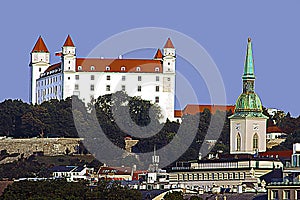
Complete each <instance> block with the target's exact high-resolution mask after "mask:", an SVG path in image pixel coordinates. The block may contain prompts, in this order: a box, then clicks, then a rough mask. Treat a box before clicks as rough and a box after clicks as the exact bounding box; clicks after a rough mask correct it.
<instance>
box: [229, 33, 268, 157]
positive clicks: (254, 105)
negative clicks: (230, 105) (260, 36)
mask: <svg viewBox="0 0 300 200" xmlns="http://www.w3.org/2000/svg"><path fill="white" fill-rule="evenodd" d="M242 79H243V92H242V94H241V95H240V96H239V98H238V99H237V101H236V105H235V111H234V114H233V115H232V116H230V117H229V118H230V153H231V154H245V153H246V154H256V153H257V152H265V151H266V123H267V119H268V117H267V116H265V115H264V114H263V113H262V111H263V110H262V103H261V100H260V98H259V97H258V95H257V94H256V93H255V91H254V81H255V76H254V63H253V56H252V44H251V39H250V38H249V39H248V45H247V53H246V60H245V68H244V74H243V76H242Z"/></svg>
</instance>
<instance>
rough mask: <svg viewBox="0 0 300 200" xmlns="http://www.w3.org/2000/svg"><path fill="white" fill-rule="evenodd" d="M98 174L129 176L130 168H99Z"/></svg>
mask: <svg viewBox="0 0 300 200" xmlns="http://www.w3.org/2000/svg"><path fill="white" fill-rule="evenodd" d="M98 174H114V175H130V174H131V168H130V167H100V169H99V171H98Z"/></svg>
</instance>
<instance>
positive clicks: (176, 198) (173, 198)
mask: <svg viewBox="0 0 300 200" xmlns="http://www.w3.org/2000/svg"><path fill="white" fill-rule="evenodd" d="M183 199H184V198H183V193H182V192H177V191H174V192H168V193H167V194H166V195H165V196H164V200H183Z"/></svg>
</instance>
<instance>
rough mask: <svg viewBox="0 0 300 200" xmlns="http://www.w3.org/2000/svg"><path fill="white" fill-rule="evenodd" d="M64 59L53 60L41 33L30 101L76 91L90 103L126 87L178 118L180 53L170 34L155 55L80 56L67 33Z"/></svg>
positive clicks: (62, 96) (35, 50)
mask: <svg viewBox="0 0 300 200" xmlns="http://www.w3.org/2000/svg"><path fill="white" fill-rule="evenodd" d="M59 54H60V55H59V56H61V61H60V62H59V63H55V64H52V65H51V64H50V52H49V51H48V49H47V47H46V45H45V43H44V41H43V39H42V38H41V37H39V39H38V41H37V42H36V44H35V46H34V48H33V50H32V52H31V62H30V68H31V71H30V76H31V82H30V102H31V103H32V104H41V103H42V102H44V101H49V100H51V99H58V100H61V99H66V98H67V97H71V96H73V95H76V96H78V97H79V98H80V99H81V100H82V101H83V102H85V103H90V102H91V101H93V100H94V99H96V98H97V97H98V96H101V95H106V94H111V93H115V92H117V91H124V92H126V93H127V94H128V95H129V96H139V97H141V98H142V99H144V100H149V101H150V102H152V103H156V104H158V105H159V106H160V108H161V111H162V115H163V119H162V120H165V119H167V118H168V119H170V120H173V119H174V98H175V72H176V71H175V70H176V69H175V65H176V53H175V48H174V46H173V43H172V41H171V40H170V38H169V39H168V40H167V42H166V44H165V46H164V48H163V51H161V50H160V49H158V50H157V52H156V54H155V56H154V58H153V59H122V58H121V57H119V58H117V59H113V58H112V59H107V58H78V57H77V55H76V47H75V45H74V43H73V41H72V39H71V37H70V36H68V37H67V39H66V41H65V43H64V45H63V47H62V52H61V53H59Z"/></svg>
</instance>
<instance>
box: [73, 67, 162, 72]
mask: <svg viewBox="0 0 300 200" xmlns="http://www.w3.org/2000/svg"><path fill="white" fill-rule="evenodd" d="M78 70H82V66H78ZM90 70H91V71H94V70H95V66H91V67H90ZM120 70H121V71H126V67H125V66H122V67H120ZM105 71H110V66H106V67H105ZM135 71H137V72H140V71H141V67H140V66H137V67H136V68H135ZM154 71H155V72H159V67H155V68H154Z"/></svg>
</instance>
